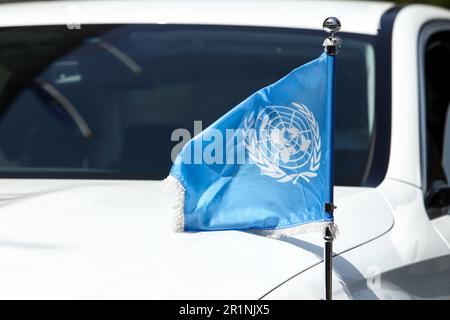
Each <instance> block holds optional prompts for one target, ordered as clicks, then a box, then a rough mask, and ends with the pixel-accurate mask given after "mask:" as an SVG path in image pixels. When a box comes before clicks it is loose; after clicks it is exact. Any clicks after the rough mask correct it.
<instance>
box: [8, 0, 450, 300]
mask: <svg viewBox="0 0 450 320" xmlns="http://www.w3.org/2000/svg"><path fill="white" fill-rule="evenodd" d="M328 16H336V17H338V18H339V19H340V21H341V23H342V29H341V33H340V34H339V36H340V37H341V38H342V41H343V46H342V48H341V50H340V53H339V54H338V56H337V80H336V81H337V87H336V90H337V100H336V101H337V102H336V108H337V110H336V146H335V147H336V160H335V161H336V163H335V180H336V184H337V186H336V187H335V196H336V199H335V203H336V205H337V207H338V208H337V210H336V211H335V218H336V222H337V224H338V225H339V228H340V236H339V237H338V238H337V240H336V241H335V242H334V252H335V258H334V281H333V297H334V299H404V298H405V299H409V298H426V299H434V298H450V285H449V283H450V214H449V207H450V187H449V186H448V181H449V179H450V178H449V177H450V120H449V119H450V112H447V109H448V103H449V92H450V90H448V89H449V88H448V84H449V83H450V72H449V61H450V60H449V56H450V12H449V11H448V10H445V9H442V8H437V7H431V6H424V5H411V6H405V7H395V6H394V5H393V4H390V3H380V2H345V1H339V2H319V1H311V2H303V1H239V2H237V1H218V2H214V1H208V2H206V1H180V2H176V1H160V2H157V1H128V0H127V1H113V2H112V1H73V2H72V1H70V2H69V1H60V2H41V3H18V4H5V5H1V6H0V27H1V28H0V176H1V179H0V298H2V299H16V298H19V299H109V298H111V299H127V298H130V299H134V298H137V299H152V298H162V299H166V298H168V299H179V298H181V299H197V298H198V299H216V298H217V299H261V298H262V299H322V298H323V269H324V268H323V262H322V248H323V239H322V237H321V236H320V235H318V234H310V235H303V236H298V237H285V238H282V239H281V240H273V239H269V238H264V237H261V236H256V235H253V234H250V233H245V232H237V231H226V232H225V231H224V232H203V233H181V234H180V233H174V232H172V231H171V229H170V228H169V224H170V212H171V202H172V200H173V199H172V196H171V195H170V194H169V193H166V192H165V191H164V190H163V189H162V188H161V183H160V180H162V179H163V178H165V177H166V176H167V174H168V172H169V169H170V166H171V160H170V159H171V152H172V148H173V147H174V146H175V145H176V144H177V143H178V141H177V139H176V137H173V136H172V132H173V130H175V129H177V128H186V129H187V130H189V131H190V132H193V130H194V126H196V129H198V126H197V125H198V122H196V125H194V121H195V120H201V121H202V124H203V126H204V127H205V126H206V125H209V124H210V123H211V122H212V121H214V120H215V119H217V118H218V117H220V116H221V115H222V114H224V113H225V112H226V111H227V110H228V109H229V108H231V107H233V106H235V105H236V104H237V103H238V102H240V101H241V100H242V99H244V98H245V97H247V96H249V95H250V94H251V93H253V92H254V91H256V90H257V89H259V88H261V87H263V86H265V85H267V84H268V83H271V82H273V81H275V80H277V79H279V78H280V77H282V76H283V75H285V74H286V73H287V72H289V71H290V70H291V69H293V68H294V67H296V66H299V65H301V64H303V63H305V62H307V61H310V60H312V59H314V58H316V57H318V56H319V55H320V53H321V51H322V47H321V45H322V42H323V39H324V38H325V36H326V34H325V33H324V32H323V31H322V22H323V20H324V19H325V18H326V17H328ZM293 201H295V200H293Z"/></svg>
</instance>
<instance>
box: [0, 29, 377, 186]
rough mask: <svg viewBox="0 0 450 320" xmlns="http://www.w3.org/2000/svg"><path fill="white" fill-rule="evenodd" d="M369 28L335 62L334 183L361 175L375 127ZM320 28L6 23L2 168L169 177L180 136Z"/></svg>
mask: <svg viewBox="0 0 450 320" xmlns="http://www.w3.org/2000/svg"><path fill="white" fill-rule="evenodd" d="M372 38H373V37H370V36H356V35H351V34H347V35H346V36H345V43H344V47H343V48H342V50H341V53H340V54H339V57H338V62H337V80H336V83H337V88H336V92H337V97H336V99H337V100H336V101H337V102H336V109H337V110H336V125H335V128H336V141H335V151H336V156H335V181H336V184H338V185H361V184H362V183H363V182H364V179H365V175H366V174H367V167H368V166H369V164H370V159H369V157H370V142H371V138H372V134H373V128H374V112H375V110H374V109H375V108H374V99H375V98H374V86H375V73H374V68H375V59H374V47H373V45H372V43H373V39H372ZM323 39H324V33H323V32H313V31H306V30H293V29H291V30H289V29H277V28H247V27H220V26H214V27H213V26H187V25H183V26H177V25H102V26H100V25H83V26H81V29H73V30H71V29H70V28H67V27H66V26H33V27H10V28H2V29H0V176H1V177H21V178H23V177H25V178H26V177H30V178H32V177H41V178H93V179H94V178H95V179H97V178H117V179H162V178H164V177H165V176H167V174H168V172H169V170H170V167H171V164H172V162H171V152H172V149H173V148H174V146H175V145H177V144H178V141H172V139H171V136H172V132H173V131H174V130H175V129H178V128H185V129H187V130H189V131H190V132H192V133H194V121H196V120H197V121H202V127H203V128H206V127H207V126H208V125H210V124H211V123H212V122H213V121H215V120H216V119H218V118H219V117H220V116H221V115H223V114H224V113H226V112H227V111H228V110H230V109H231V108H232V107H234V106H235V105H236V104H238V103H239V102H240V101H242V100H243V99H245V98H246V97H248V96H249V95H250V94H252V93H253V92H255V91H257V90H258V89H260V88H262V87H264V86H266V85H268V84H270V83H272V82H274V81H276V80H277V79H279V78H281V77H283V76H284V75H286V74H287V73H288V72H289V71H290V70H292V69H293V68H295V67H297V66H299V65H302V64H304V63H306V62H308V61H310V60H312V59H315V58H317V57H318V56H319V55H320V54H321V51H322V48H321V46H322V42H323Z"/></svg>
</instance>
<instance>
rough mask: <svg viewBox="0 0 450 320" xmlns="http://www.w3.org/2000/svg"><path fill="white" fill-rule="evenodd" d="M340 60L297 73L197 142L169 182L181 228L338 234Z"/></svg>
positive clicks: (189, 146)
mask: <svg viewBox="0 0 450 320" xmlns="http://www.w3.org/2000/svg"><path fill="white" fill-rule="evenodd" d="M334 59H335V57H334V56H330V55H327V54H325V53H323V54H322V55H321V56H320V57H319V58H317V59H315V60H313V61H311V62H309V63H307V64H305V65H303V66H301V67H299V68H297V69H295V70H293V71H292V72H290V73H289V74H288V75H287V76H285V77H284V78H282V79H281V80H279V81H277V82H275V83H274V84H271V85H269V86H267V87H265V88H263V89H261V90H259V91H257V92H256V93H254V94H253V95H251V96H250V97H248V98H247V99H246V100H244V101H243V102H241V103H240V104H238V105H237V106H236V107H234V108H233V109H231V110H230V111H229V112H228V113H226V114H225V115H224V116H222V117H221V118H220V119H218V120H217V121H216V122H215V123H213V124H212V125H211V126H209V127H208V128H207V129H205V130H204V131H202V132H201V133H200V134H198V135H197V136H195V137H194V138H193V139H191V140H190V141H189V142H188V143H187V144H186V145H185V146H184V147H183V148H182V150H181V152H180V153H179V155H178V157H177V158H176V160H175V161H174V164H173V167H172V169H171V171H170V175H169V177H168V179H166V182H167V183H169V184H171V185H173V186H174V190H175V191H176V192H177V195H178V196H177V205H176V206H175V209H176V216H177V219H176V224H177V231H188V232H196V231H217V230H247V231H252V232H258V233H260V234H263V235H267V236H275V237H277V236H280V235H283V234H293V233H301V232H306V231H324V230H325V228H326V227H329V228H330V230H331V231H332V232H333V231H334V230H335V226H334V223H333V216H332V214H331V213H330V212H329V211H330V210H326V209H325V204H326V203H329V202H331V201H332V197H333V195H332V192H333V131H334V128H333V112H334V110H333V109H334V102H333V95H334V70H335V66H334V64H335V61H334Z"/></svg>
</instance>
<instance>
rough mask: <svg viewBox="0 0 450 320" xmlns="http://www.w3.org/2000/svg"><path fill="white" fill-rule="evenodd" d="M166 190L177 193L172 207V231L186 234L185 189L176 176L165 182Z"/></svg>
mask: <svg viewBox="0 0 450 320" xmlns="http://www.w3.org/2000/svg"><path fill="white" fill-rule="evenodd" d="M162 183H163V186H164V188H165V189H167V190H170V191H171V192H173V193H175V202H174V204H173V206H172V209H173V212H174V215H173V221H172V229H173V231H175V232H184V194H185V191H184V187H183V185H182V184H181V182H180V181H178V179H177V178H175V177H174V176H171V175H169V176H168V177H167V178H165V179H164V180H163V181H162Z"/></svg>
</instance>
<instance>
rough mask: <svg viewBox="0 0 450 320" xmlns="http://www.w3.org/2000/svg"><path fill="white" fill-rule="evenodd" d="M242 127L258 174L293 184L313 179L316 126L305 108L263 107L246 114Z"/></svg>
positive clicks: (317, 151) (317, 161)
mask: <svg viewBox="0 0 450 320" xmlns="http://www.w3.org/2000/svg"><path fill="white" fill-rule="evenodd" d="M243 127H244V132H245V139H244V141H245V146H246V149H247V152H248V154H249V156H250V158H251V159H252V160H253V161H254V162H255V163H256V165H257V166H258V167H259V168H260V170H261V173H262V174H264V175H267V176H269V177H271V178H274V179H276V180H277V181H279V182H289V181H292V183H294V184H296V183H297V182H298V180H299V179H300V178H301V179H303V180H305V181H306V182H310V179H311V178H313V177H315V176H317V170H318V169H319V166H320V156H321V153H320V147H321V146H320V144H321V143H320V131H319V124H318V123H317V121H316V119H315V118H314V115H313V114H312V112H311V111H309V110H308V108H307V107H306V106H304V105H302V104H298V103H295V102H294V103H292V106H267V107H265V108H264V109H263V110H262V111H261V112H260V113H259V114H255V113H254V112H252V113H250V114H249V116H248V117H247V118H245V119H244V124H243Z"/></svg>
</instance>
